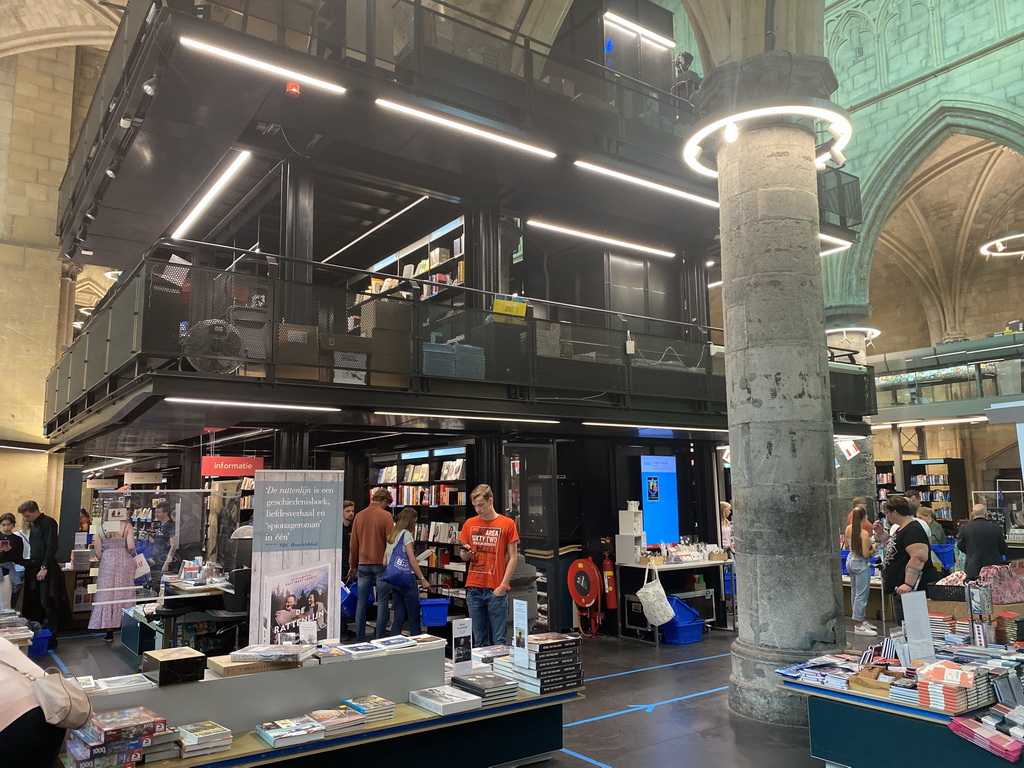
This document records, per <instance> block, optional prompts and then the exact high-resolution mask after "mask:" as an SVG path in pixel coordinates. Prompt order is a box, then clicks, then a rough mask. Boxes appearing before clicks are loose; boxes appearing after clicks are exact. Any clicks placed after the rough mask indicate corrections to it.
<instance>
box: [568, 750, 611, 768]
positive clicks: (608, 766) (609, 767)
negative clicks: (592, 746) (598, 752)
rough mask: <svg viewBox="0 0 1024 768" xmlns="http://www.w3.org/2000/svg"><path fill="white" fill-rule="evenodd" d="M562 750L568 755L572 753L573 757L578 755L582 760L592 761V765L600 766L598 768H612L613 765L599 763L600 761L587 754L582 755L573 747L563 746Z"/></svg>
mask: <svg viewBox="0 0 1024 768" xmlns="http://www.w3.org/2000/svg"><path fill="white" fill-rule="evenodd" d="M562 751H563V752H565V754H567V755H572V756H573V757H578V758H579V759H580V760H582V761H583V762H585V763H590V764H591V765H596V766H598V768H611V766H610V765H608V764H607V763H599V762H597V760H594V759H593V758H590V757H587V756H586V755H581V754H580V753H579V752H573V751H572V750H571V749H564V748H563V749H562Z"/></svg>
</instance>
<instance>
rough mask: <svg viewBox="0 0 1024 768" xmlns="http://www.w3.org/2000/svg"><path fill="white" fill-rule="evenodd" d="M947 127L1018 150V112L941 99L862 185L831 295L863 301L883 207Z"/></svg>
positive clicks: (1021, 146) (1021, 131) (1022, 131)
mask: <svg viewBox="0 0 1024 768" xmlns="http://www.w3.org/2000/svg"><path fill="white" fill-rule="evenodd" d="M953 133H960V134H965V135H968V136H975V137H978V138H982V139H987V140H988V141H991V142H993V143H995V144H1001V145H1003V146H1007V147H1009V148H1011V149H1013V150H1014V151H1016V152H1018V153H1021V154H1024V113H1022V112H1020V111H1015V110H1011V109H1007V108H1006V107H1005V106H1004V105H992V104H983V103H980V102H970V101H959V100H944V101H941V102H939V103H938V104H937V105H936V106H935V107H934V108H933V109H932V111H931V112H929V113H928V114H927V115H925V116H924V117H922V118H921V119H920V120H919V121H918V122H917V123H915V124H912V125H908V126H907V128H906V130H905V132H904V134H905V136H906V138H905V139H904V140H903V141H902V142H900V143H898V144H895V145H893V148H892V149H891V151H890V152H889V153H888V154H887V155H886V156H885V157H884V158H883V159H882V162H881V163H879V165H878V170H877V171H876V172H875V173H874V174H872V179H871V181H870V182H869V184H868V185H867V186H866V187H865V188H864V189H863V190H862V205H863V211H864V222H865V224H864V229H863V231H862V232H861V237H860V241H859V242H858V243H857V245H856V246H855V247H854V248H851V249H850V250H849V251H846V252H844V253H842V254H836V255H837V256H841V257H843V259H842V261H843V263H842V267H841V268H842V273H843V275H842V278H841V287H842V291H841V293H840V295H839V296H835V297H834V298H835V299H837V300H838V301H839V302H841V303H843V304H857V303H860V304H864V305H866V304H867V303H868V283H869V279H870V275H871V259H872V256H873V254H874V251H875V246H876V243H877V241H878V238H879V235H880V234H881V232H882V229H883V227H884V226H885V223H886V220H887V219H888V217H889V213H890V212H891V211H892V210H893V207H894V205H895V203H896V200H897V199H898V197H899V195H900V193H901V192H902V191H903V188H904V186H905V185H906V183H907V181H908V180H909V179H910V177H911V176H912V175H913V173H914V171H915V170H916V169H917V168H918V167H919V166H920V165H921V164H922V163H923V162H924V161H925V160H926V159H927V158H928V157H929V156H930V155H931V154H932V153H933V152H934V151H935V150H936V149H937V148H938V147H939V145H940V144H942V142H943V141H944V140H945V139H946V138H947V137H948V136H949V135H950V134H953ZM837 266H839V265H838V264H837Z"/></svg>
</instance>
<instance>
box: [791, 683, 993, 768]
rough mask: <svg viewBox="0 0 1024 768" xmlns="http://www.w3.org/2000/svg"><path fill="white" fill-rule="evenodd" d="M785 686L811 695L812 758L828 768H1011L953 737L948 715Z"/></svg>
mask: <svg viewBox="0 0 1024 768" xmlns="http://www.w3.org/2000/svg"><path fill="white" fill-rule="evenodd" d="M780 684H781V685H782V686H783V687H785V688H790V689H793V690H797V691H800V692H802V693H806V694H807V695H808V696H807V717H808V725H809V728H810V741H811V756H812V757H816V758H818V759H819V760H824V761H825V766H826V768H845V767H846V766H862V765H870V766H872V768H907V766H908V765H944V766H964V768H966V767H967V766H970V768H994V766H1005V765H1007V762H1006V761H1005V760H1003V759H1002V758H1000V757H998V756H996V755H994V754H992V753H991V752H987V751H985V750H984V749H982V748H981V747H979V746H976V745H975V744H972V743H971V742H969V741H967V740H966V739H964V738H961V737H960V736H957V735H956V734H955V733H953V731H951V730H950V729H949V721H950V719H951V716H950V715H948V714H946V713H944V712H937V711H935V710H929V709H926V708H924V707H915V706H910V705H906V704H902V703H899V704H897V703H896V702H893V701H890V700H889V699H886V698H883V697H881V696H878V697H876V696H870V695H868V694H861V693H856V692H851V691H839V690H833V689H828V688H820V687H818V686H813V685H807V684H806V683H799V682H794V681H790V680H785V681H782V682H781V683H780Z"/></svg>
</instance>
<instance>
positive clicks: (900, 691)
mask: <svg viewBox="0 0 1024 768" xmlns="http://www.w3.org/2000/svg"><path fill="white" fill-rule="evenodd" d="M889 699H890V700H891V701H895V702H900V703H903V704H914V705H916V704H917V681H916V680H911V679H910V678H909V677H904V678H900V679H899V680H896V681H894V682H892V683H889Z"/></svg>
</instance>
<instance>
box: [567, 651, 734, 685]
mask: <svg viewBox="0 0 1024 768" xmlns="http://www.w3.org/2000/svg"><path fill="white" fill-rule="evenodd" d="M731 655H732V654H731V653H720V654H718V655H717V656H704V657H703V658H700V659H687V660H686V661H674V662H672V663H671V664H659V665H658V666H656V667H644V668H643V669H631V670H629V671H628V672H616V673H615V674H614V675H601V676H600V677H588V678H587V679H586V680H585V681H584V682H587V683H592V682H594V681H595V680H606V679H608V678H609V677H619V676H621V675H633V674H636V673H637V672H649V671H650V670H652V669H664V668H665V667H678V666H679V665H680V664H692V663H693V662H695V661H708V660H710V659H722V658H725V657H726V656H731Z"/></svg>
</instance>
